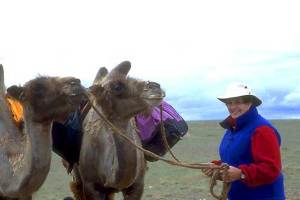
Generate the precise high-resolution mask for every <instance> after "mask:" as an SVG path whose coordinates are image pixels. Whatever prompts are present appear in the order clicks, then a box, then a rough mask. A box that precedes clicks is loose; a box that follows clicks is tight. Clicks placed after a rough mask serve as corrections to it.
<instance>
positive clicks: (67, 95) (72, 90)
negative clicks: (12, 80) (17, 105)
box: [7, 76, 84, 122]
mask: <svg viewBox="0 0 300 200" xmlns="http://www.w3.org/2000/svg"><path fill="white" fill-rule="evenodd" d="M83 92H84V88H83V87H82V86H81V84H80V80H79V79H77V78H73V77H64V78H59V77H43V76H41V77H38V78H36V79H33V80H31V81H29V82H27V83H26V84H25V85H24V86H23V87H19V86H11V87H10V88H8V89H7V93H8V95H10V96H12V97H13V98H15V99H17V100H19V101H20V102H21V103H22V104H23V105H27V106H28V107H29V108H30V110H31V111H32V115H33V120H34V121H36V122H49V121H52V120H56V121H61V120H64V119H65V118H66V117H67V116H68V115H69V114H70V113H71V112H73V111H75V109H76V108H77V107H78V106H79V104H80V102H81V100H82V97H83Z"/></svg>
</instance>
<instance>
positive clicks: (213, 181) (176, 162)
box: [85, 92, 231, 200]
mask: <svg viewBox="0 0 300 200" xmlns="http://www.w3.org/2000/svg"><path fill="white" fill-rule="evenodd" d="M85 96H86V98H87V99H88V104H89V105H90V106H91V108H93V109H94V110H95V112H96V113H97V114H98V115H99V117H100V118H101V119H102V120H103V121H104V122H105V123H106V124H107V125H108V126H109V127H110V128H111V129H112V130H113V132H114V133H115V134H119V135H120V136H122V137H123V138H124V139H125V140H126V141H128V142H129V143H130V144H131V145H133V146H135V147H136V148H137V149H139V150H140V151H142V152H143V153H145V154H147V155H148V156H151V157H153V158H155V159H157V160H161V161H163V162H166V163H168V164H170V165H175V166H179V167H185V168H191V169H213V171H214V172H213V175H212V177H211V180H210V193H211V194H212V196H213V197H215V198H216V199H219V200H226V199H227V193H228V191H229V189H230V185H231V184H230V183H227V182H224V181H223V187H222V192H221V194H220V195H217V194H215V192H214V187H215V186H216V184H217V180H218V177H219V176H220V172H221V171H224V173H225V174H226V173H227V170H228V169H229V165H228V164H226V163H225V164H221V165H217V166H212V165H211V163H192V164H190V163H185V162H182V161H179V160H178V159H177V158H176V157H175V155H174V154H173V152H172V151H171V148H170V146H169V145H168V142H167V138H166V134H165V129H164V127H163V124H162V123H161V131H162V133H164V134H163V135H164V136H163V140H164V143H165V145H166V146H167V147H166V148H167V149H168V150H169V152H170V154H171V155H172V157H173V158H174V160H169V159H165V158H163V157H161V156H159V155H157V154H155V153H153V152H151V151H148V150H146V149H144V148H143V147H141V146H139V145H137V144H136V143H135V142H134V141H132V140H131V138H130V137H128V136H127V135H126V134H124V133H123V132H122V131H121V130H120V129H118V128H117V127H115V126H114V125H113V124H112V123H111V122H110V121H109V120H108V119H107V118H106V117H105V116H104V115H103V114H102V113H101V112H99V110H98V109H97V108H96V107H95V106H94V105H93V103H92V100H91V99H90V96H89V92H86V93H85ZM160 109H161V115H160V117H161V122H162V107H161V108H160Z"/></svg>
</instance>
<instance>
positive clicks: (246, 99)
mask: <svg viewBox="0 0 300 200" xmlns="http://www.w3.org/2000/svg"><path fill="white" fill-rule="evenodd" d="M242 99H243V102H244V103H254V99H253V97H252V96H242Z"/></svg>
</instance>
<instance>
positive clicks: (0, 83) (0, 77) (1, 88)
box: [0, 64, 5, 95]
mask: <svg viewBox="0 0 300 200" xmlns="http://www.w3.org/2000/svg"><path fill="white" fill-rule="evenodd" d="M0 92H1V95H4V93H5V85H4V70H3V65H2V64H0Z"/></svg>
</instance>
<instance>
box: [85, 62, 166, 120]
mask: <svg viewBox="0 0 300 200" xmlns="http://www.w3.org/2000/svg"><path fill="white" fill-rule="evenodd" d="M129 70H130V62H128V61H125V62H122V63H121V64H119V65H118V66H117V67H115V68H114V69H113V70H112V71H111V72H110V73H108V71H107V69H106V68H104V67H103V68H100V70H99V71H98V74H97V76H96V79H95V81H94V85H93V86H92V87H91V88H90V90H91V92H92V93H93V95H94V96H95V98H96V101H97V104H98V105H100V106H101V108H102V110H103V111H104V113H105V114H106V115H107V117H109V118H123V119H129V118H131V117H133V116H135V115H136V114H138V113H141V112H146V111H149V110H150V108H152V107H153V106H158V105H159V104H160V103H161V101H162V99H163V98H164V96H165V93H164V91H163V90H162V89H161V88H160V85H159V84H158V83H154V82H149V81H141V80H137V79H134V78H130V77H128V76H127V74H128V72H129Z"/></svg>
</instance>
